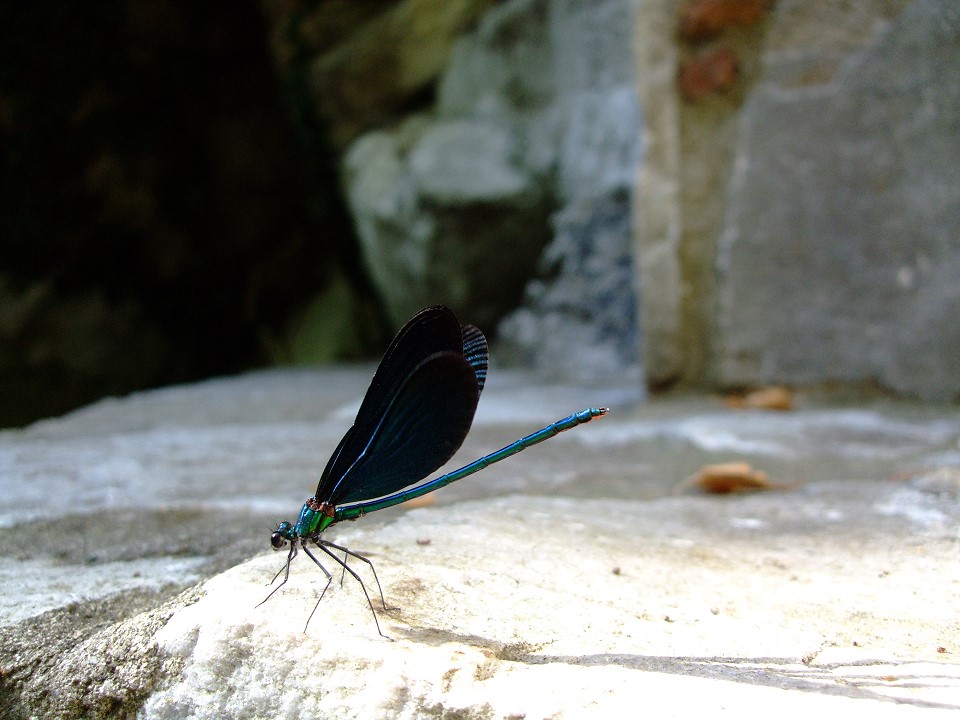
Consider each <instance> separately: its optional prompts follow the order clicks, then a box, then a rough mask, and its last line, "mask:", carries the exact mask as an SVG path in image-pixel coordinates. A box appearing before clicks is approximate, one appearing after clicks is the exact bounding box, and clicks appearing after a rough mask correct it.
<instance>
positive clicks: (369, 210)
mask: <svg viewBox="0 0 960 720" xmlns="http://www.w3.org/2000/svg"><path fill="white" fill-rule="evenodd" d="M634 5H635V3H634V2H633V1H632V0H603V1H602V2H569V1H567V0H512V1H511V2H506V3H503V4H500V5H498V6H496V7H494V8H493V9H491V10H490V12H489V13H487V14H486V15H485V16H484V17H483V18H482V19H481V20H480V22H479V23H478V25H477V28H476V30H475V31H474V32H472V33H470V34H468V35H466V36H465V37H464V38H462V39H461V40H460V41H459V42H458V43H457V45H456V47H455V48H454V50H453V53H452V56H451V62H450V65H449V67H448V69H447V70H446V72H445V73H444V76H443V78H442V79H441V81H440V83H439V87H438V93H437V102H436V107H435V110H434V112H432V113H427V114H424V115H422V116H420V117H418V118H417V119H416V120H414V121H410V122H409V123H407V124H404V125H403V126H401V127H400V128H397V129H396V130H395V131H391V132H378V133H372V134H369V135H367V136H365V137H363V138H361V139H360V140H358V141H357V142H356V143H355V144H354V145H353V146H352V147H351V148H350V150H349V152H348V153H347V156H346V159H345V161H344V173H343V175H344V179H345V186H346V192H347V196H348V198H349V204H350V208H351V211H352V214H353V216H354V218H355V221H356V224H357V229H358V233H359V235H360V238H361V243H362V247H363V254H364V258H365V260H366V263H367V266H368V267H369V268H370V272H371V275H372V277H373V279H374V283H375V285H376V287H377V290H378V292H379V294H380V296H381V297H382V298H383V300H384V304H385V305H386V307H387V308H388V311H389V312H390V314H391V318H392V320H393V322H394V324H396V325H399V324H400V323H402V322H403V320H405V319H406V317H408V316H409V314H410V312H411V311H412V310H415V309H416V308H417V307H418V306H420V305H423V304H428V303H433V302H446V303H448V304H451V305H452V306H454V307H457V308H460V309H461V310H462V311H463V312H464V313H467V312H469V314H470V316H471V317H476V318H477V319H479V320H480V321H482V322H485V321H488V320H489V321H490V322H491V323H492V322H494V321H498V320H499V319H500V318H501V317H503V315H504V314H505V313H507V312H508V311H509V310H512V309H513V308H515V307H516V306H517V305H518V304H519V303H520V300H521V297H522V296H521V291H522V289H523V286H524V284H525V283H526V282H527V280H528V279H529V278H531V277H532V276H534V275H535V274H537V278H536V279H535V281H534V282H533V283H531V284H530V285H529V286H528V287H527V291H526V298H527V301H526V304H525V306H524V307H523V308H522V309H521V310H520V311H519V312H518V313H517V315H516V316H515V317H514V318H511V319H509V320H508V321H506V322H505V323H504V324H503V325H502V326H501V327H500V329H499V333H500V334H501V335H502V336H503V337H504V339H505V342H504V346H503V347H504V348H505V349H506V348H509V349H510V351H511V352H513V353H515V355H516V358H523V359H525V360H527V361H532V362H535V363H536V364H537V366H538V367H539V368H541V369H542V370H543V371H545V372H547V373H549V374H552V375H554V376H558V375H564V374H566V375H567V376H568V377H576V378H585V377H593V378H602V377H606V376H608V375H609V373H610V372H611V371H613V372H618V373H620V374H624V373H625V372H627V371H628V370H629V371H632V373H633V375H634V376H637V377H638V376H639V372H638V371H637V369H636V368H637V358H638V352H639V351H638V346H637V332H636V330H632V331H629V332H627V333H623V332H620V331H619V328H621V327H626V326H630V325H632V326H634V327H636V325H637V322H636V312H635V309H634V303H633V295H634V291H633V282H632V279H630V278H628V279H627V280H626V281H624V280H623V278H624V276H625V275H630V274H631V271H629V269H628V270H627V272H626V273H625V269H624V263H626V264H627V265H629V264H630V263H631V260H630V224H629V221H630V214H631V208H630V201H629V195H630V193H631V188H632V186H633V175H634V173H635V170H636V165H637V163H638V161H639V155H640V149H639V148H640V143H639V137H640V133H639V131H638V129H637V128H638V126H639V107H638V104H637V101H636V93H635V91H634V88H633V84H632V80H631V78H632V71H631V68H632V64H631V61H630V57H631V56H630V33H631V30H630V28H631V18H632V8H633V6H634ZM613 214H616V215H617V217H613V216H612V215H613ZM551 217H552V225H553V228H552V231H551ZM593 233H596V235H594V234H593ZM551 235H552V236H553V242H552V245H551V248H550V249H549V250H548V251H546V254H545V255H544V256H543V257H541V253H542V252H543V251H544V247H545V245H546V243H547V241H548V239H550V238H551ZM571 237H575V240H571ZM611 245H616V246H617V247H616V249H612V248H611V247H610V246H611ZM565 253H573V254H572V255H571V256H570V257H569V258H567V259H564V258H562V256H563V255H564V254H565ZM585 256H589V257H590V261H589V263H585V262H584V261H583V259H582V258H583V257H585ZM538 258H539V259H540V263H539V266H540V271H539V273H537V261H538ZM605 261H609V264H608V265H606V266H604V267H598V265H599V264H600V263H603V262H605ZM587 264H588V265H590V266H591V269H590V270H589V272H588V274H587V276H586V277H589V278H590V279H591V280H595V281H599V282H600V286H599V287H590V286H589V285H588V284H586V283H585V282H584V279H585V276H584V275H583V274H581V273H582V271H583V270H585V269H586V268H585V265H587ZM547 290H549V291H547ZM611 328H618V330H617V331H615V332H611ZM547 346H549V347H550V348H551V350H549V351H548V350H546V348H547ZM588 348H589V351H588ZM571 371H572V374H571Z"/></svg>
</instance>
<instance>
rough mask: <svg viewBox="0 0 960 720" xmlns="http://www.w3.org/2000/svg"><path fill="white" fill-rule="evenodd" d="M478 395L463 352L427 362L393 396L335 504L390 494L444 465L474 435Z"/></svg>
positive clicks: (333, 497) (338, 487)
mask: <svg viewBox="0 0 960 720" xmlns="http://www.w3.org/2000/svg"><path fill="white" fill-rule="evenodd" d="M479 399H480V393H479V389H478V385H477V379H476V373H475V370H474V367H473V366H472V365H471V364H470V363H469V362H468V361H467V360H466V359H465V358H464V356H463V353H462V352H441V353H436V354H435V355H431V356H430V357H428V358H427V359H426V360H424V361H423V362H422V363H420V365H418V366H417V367H416V369H414V371H413V372H412V373H411V374H410V375H409V377H407V379H406V381H404V383H403V384H402V385H401V386H400V387H399V388H398V390H397V392H396V393H395V394H394V395H393V398H392V400H391V403H390V406H389V407H388V408H387V410H386V412H385V413H384V414H383V417H382V419H381V420H380V422H379V423H378V424H377V427H376V428H375V429H374V431H373V433H372V434H371V436H370V438H369V442H368V443H367V445H366V447H365V448H364V449H363V451H362V452H361V453H360V455H359V456H358V457H357V459H356V460H355V461H354V463H353V464H352V465H351V466H350V468H348V469H347V471H346V472H345V473H344V474H343V476H342V477H341V478H340V479H339V482H337V483H336V484H334V486H333V488H332V492H331V493H330V497H329V498H325V499H326V500H327V501H328V502H330V503H332V504H334V505H340V504H341V503H351V502H359V501H361V500H370V499H372V498H377V497H381V496H383V495H389V494H390V493H393V492H396V491H397V490H400V489H402V488H405V487H407V486H408V485H412V484H413V483H416V482H418V481H420V480H422V479H423V478H425V477H426V476H427V475H429V474H430V473H432V472H433V471H434V470H436V469H437V468H439V467H440V466H441V465H443V464H444V463H445V462H447V460H449V459H450V458H451V457H452V456H453V454H454V453H455V452H456V451H457V449H458V448H459V447H460V445H461V444H463V440H464V438H465V437H466V436H467V433H468V432H469V431H470V425H471V423H472V422H473V415H474V413H475V412H476V409H477V401H478V400H479Z"/></svg>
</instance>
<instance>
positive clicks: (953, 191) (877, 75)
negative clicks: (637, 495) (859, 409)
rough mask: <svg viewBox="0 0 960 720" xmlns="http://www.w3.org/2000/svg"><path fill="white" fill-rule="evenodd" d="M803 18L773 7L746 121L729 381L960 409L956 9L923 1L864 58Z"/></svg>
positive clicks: (886, 27) (724, 342) (730, 248)
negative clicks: (872, 388)
mask: <svg viewBox="0 0 960 720" xmlns="http://www.w3.org/2000/svg"><path fill="white" fill-rule="evenodd" d="M802 5H803V4H802V3H778V4H777V6H776V8H775V10H774V15H773V18H772V20H771V27H770V28H769V30H768V37H769V38H770V39H771V40H770V42H771V45H772V47H771V48H769V49H768V53H767V56H766V58H765V61H766V65H765V70H764V76H763V78H762V81H761V82H760V83H759V84H758V85H757V87H756V88H755V89H754V91H753V92H752V94H751V96H750V98H749V100H748V101H747V104H746V105H745V107H744V109H743V114H742V118H741V129H740V139H739V144H738V148H737V155H736V159H735V163H734V174H733V177H732V180H731V184H730V192H729V197H728V205H727V212H726V221H725V229H724V232H723V234H722V236H721V238H720V246H719V260H718V267H719V271H720V311H719V360H718V365H717V373H718V377H719V379H720V380H721V382H723V383H730V384H752V383H763V382H768V381H774V380H775V381H777V382H788V383H800V384H802V383H811V382H822V381H845V382H849V381H853V382H858V381H860V382H863V381H876V382H879V383H880V384H882V385H884V386H886V387H888V388H892V389H894V390H896V391H898V392H902V393H907V394H910V395H915V396H919V397H922V398H926V399H930V400H937V401H941V402H951V401H955V400H956V399H957V397H958V395H960V352H958V348H960V322H958V318H960V283H958V282H957V278H960V204H958V203H957V198H958V197H960V83H958V82H957V80H956V78H957V77H960V40H958V38H960V8H958V7H957V5H956V4H955V3H953V2H950V1H939V0H917V1H916V2H913V3H910V4H908V6H907V7H906V9H904V10H903V11H902V12H900V13H899V14H898V15H896V17H895V18H894V19H893V21H892V22H889V23H886V24H878V23H876V22H874V23H864V24H862V25H863V28H862V30H863V32H864V34H865V36H866V38H867V42H866V43H865V45H864V46H863V47H862V48H859V49H858V48H857V46H856V44H855V42H854V40H855V39H852V38H848V39H847V44H846V46H844V44H843V43H842V42H840V41H839V40H838V35H837V34H836V33H829V32H827V33H825V34H823V35H818V34H817V33H815V32H814V31H815V30H816V28H817V27H820V26H823V27H827V26H836V23H835V22H832V21H831V19H830V18H829V17H825V18H822V17H820V16H815V17H814V16H806V15H804V13H803V9H802V7H801V6H802ZM854 25H856V24H855V23H851V22H850V18H849V17H845V18H844V27H846V28H850V27H851V26H854ZM811 35H817V36H818V37H819V38H820V39H819V40H818V41H816V42H814V41H813V40H812V37H811ZM841 39H842V38H841ZM851 45H852V46H853V49H854V50H855V51H854V52H850V47H851Z"/></svg>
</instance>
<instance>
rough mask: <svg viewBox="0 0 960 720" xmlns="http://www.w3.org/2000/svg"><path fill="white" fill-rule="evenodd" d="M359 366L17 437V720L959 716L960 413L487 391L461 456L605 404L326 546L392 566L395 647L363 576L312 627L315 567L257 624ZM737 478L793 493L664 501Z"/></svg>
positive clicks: (528, 389)
mask: <svg viewBox="0 0 960 720" xmlns="http://www.w3.org/2000/svg"><path fill="white" fill-rule="evenodd" d="M370 372H371V369H370V368H360V369H352V368H344V369H340V370H333V369H332V370H326V371H323V372H317V373H314V372H272V373H261V374H254V375H248V376H244V377H239V378H234V379H224V380H217V381H211V382H207V383H202V384H199V385H194V386H184V387H174V388H169V389H165V390H161V391H155V392H151V393H145V394H141V395H136V396H131V397H128V398H125V399H122V400H109V401H104V402H101V403H98V404H96V405H93V406H90V407H88V408H86V409H84V410H81V411H79V412H77V413H74V414H72V415H70V416H66V417H64V418H60V419H55V420H49V421H45V422H42V423H38V424H35V425H33V426H31V427H30V428H27V429H26V430H23V431H15V432H6V433H3V434H2V435H0V487H2V490H3V496H4V498H5V500H6V502H5V503H4V508H3V511H4V513H3V515H2V517H0V527H2V529H0V550H2V557H3V558H4V563H3V567H2V574H0V582H2V586H3V593H2V597H3V598H4V602H3V604H2V605H0V669H2V672H0V714H3V716H4V717H13V718H16V717H28V716H30V717H40V718H53V717H56V718H62V717H127V716H130V715H133V714H134V713H139V716H140V717H144V718H184V717H198V718H228V717H229V718H264V717H271V718H272V717H290V718H301V717H302V718H308V717H311V718H313V717H317V716H320V715H326V716H336V717H381V716H391V717H397V716H399V717H418V716H423V715H430V714H435V715H438V716H440V715H450V714H454V713H455V714H457V715H458V716H463V717H517V716H519V715H525V716H526V717H546V716H552V717H585V716H586V717H599V716H610V715H611V714H617V713H618V712H622V711H623V709H624V708H635V707H637V706H641V705H642V706H643V707H645V708H648V709H649V710H650V711H651V712H652V713H653V714H656V715H657V716H664V717H687V716H690V715H691V714H693V713H706V714H711V715H712V714H716V713H717V712H719V711H720V710H721V709H725V710H728V711H733V712H738V713H740V714H744V715H746V716H748V717H760V716H769V715H770V714H772V713H775V712H778V711H779V710H782V708H783V706H784V704H786V703H789V707H790V708H791V712H795V713H797V714H798V715H800V714H804V715H808V714H810V713H814V712H822V713H832V714H837V713H844V712H859V713H870V714H871V716H872V717H880V718H885V717H894V718H900V717H914V716H919V715H920V714H921V713H923V716H924V717H929V716H933V717H937V716H943V717H948V716H952V715H953V714H955V713H956V711H957V710H958V709H960V662H958V660H957V658H958V653H960V628H958V625H957V622H956V610H955V606H956V603H955V602H954V600H955V598H957V597H958V594H960V563H958V562H957V560H958V557H957V547H958V545H957V543H958V541H960V535H958V523H960V416H957V414H956V413H946V412H942V411H934V410H931V409H928V408H923V407H917V406H912V405H908V404H902V403H901V404H895V403H889V402H881V403H874V404H871V405H861V406H859V407H853V408H850V407H848V408H836V407H832V406H831V405H830V404H829V403H826V402H824V399H823V398H817V397H811V396H803V395H801V396H800V397H799V398H798V400H797V403H796V405H797V407H798V409H797V410H795V411H794V412H789V413H769V412H760V411H734V410H728V409H724V408H723V407H722V406H721V405H720V403H719V402H717V401H716V400H713V399H709V398H700V399H698V398H686V399H683V398H678V399H674V400H667V401H657V402H653V403H649V404H647V405H643V406H640V405H637V404H636V401H637V399H638V396H637V393H636V392H635V391H628V390H623V389H617V388H616V387H594V388H584V387H579V388H578V387H566V386H558V385H550V386H544V385H538V384H536V383H532V382H531V381H530V378H529V377H527V376H524V375H521V374H512V373H503V372H500V373H497V372H495V373H493V375H492V376H491V379H490V383H489V384H488V387H487V389H486V390H485V392H484V397H483V400H482V401H481V407H480V410H479V412H478V416H477V419H476V422H475V425H474V431H473V432H472V433H471V436H470V437H469V438H468V440H467V442H466V444H465V447H464V448H463V449H462V450H461V452H460V453H459V454H458V455H457V458H455V460H454V464H456V463H457V461H458V460H463V461H467V460H471V459H473V458H475V457H478V456H480V455H482V454H484V453H486V452H489V451H491V450H493V449H495V448H496V447H499V446H501V445H503V444H506V443H507V442H509V441H511V440H513V439H515V438H516V437H518V436H519V435H521V434H524V433H525V432H528V431H530V430H533V429H535V428H537V427H539V426H541V425H543V424H545V423H547V422H549V421H551V420H554V419H556V418H559V417H561V416H563V415H565V414H567V413H569V412H570V411H573V410H575V409H579V408H580V407H583V406H586V405H597V404H608V405H610V406H611V407H612V408H613V410H612V412H611V414H610V415H609V416H608V417H606V418H603V419H602V420H598V421H594V422H593V423H590V424H589V425H587V426H585V427H582V428H578V429H576V430H573V431H571V432H568V433H565V434H563V435H561V436H559V437H557V438H555V439H553V440H551V441H549V443H547V444H546V445H541V446H539V447H538V448H534V449H530V450H528V451H527V452H524V453H523V454H521V455H520V456H518V457H515V458H512V459H510V460H507V461H505V462H504V463H501V464H498V465H495V466H493V467H491V468H488V469H487V470H485V471H484V472H483V473H482V474H480V475H477V476H473V477H470V478H467V479H464V480H463V481H461V482H458V483H454V484H453V485H451V486H450V487H448V488H446V489H444V490H443V491H442V492H441V493H439V494H438V497H437V498H436V500H435V504H434V505H430V506H427V507H420V508H418V509H413V510H409V509H404V508H394V509H391V510H387V511H383V512H381V513H376V514H373V515H370V516H368V517H365V518H363V519H361V520H360V521H359V522H357V523H344V524H342V525H338V526H336V527H335V528H333V530H332V531H330V532H329V533H328V535H329V538H330V539H332V540H334V541H336V542H340V543H343V544H346V545H347V546H349V547H351V548H353V549H354V550H356V551H360V552H362V553H363V554H365V555H367V556H369V557H370V558H371V560H372V561H373V562H374V563H375V564H376V569H377V573H378V576H379V579H380V582H381V583H382V587H383V591H384V594H385V596H386V601H387V604H388V605H389V606H390V609H389V610H383V609H382V608H381V609H380V611H379V612H378V618H379V621H380V623H381V626H382V628H383V630H384V632H385V633H386V634H387V635H389V636H390V637H391V638H392V640H393V641H392V642H390V641H387V640H384V639H383V638H381V637H380V636H379V635H378V634H377V631H376V625H375V624H374V620H373V617H372V616H371V613H370V609H369V608H368V607H367V605H366V601H365V599H364V597H363V594H362V592H361V591H360V588H359V586H358V585H357V583H355V582H353V581H352V579H351V578H350V577H349V576H348V577H347V578H346V582H345V583H344V584H343V585H342V586H341V585H340V584H339V583H338V582H336V580H335V582H334V583H333V584H332V585H331V587H330V589H329V591H328V592H327V595H326V597H324V599H323V602H322V603H321V604H320V605H319V607H318V609H317V611H316V614H315V615H314V616H313V618H312V620H311V622H310V625H309V628H308V631H307V632H306V633H304V632H303V630H304V624H305V623H306V621H307V618H308V616H309V615H310V612H311V610H312V609H313V607H314V605H315V604H316V599H317V597H318V596H319V594H320V592H321V590H322V589H323V584H324V581H323V575H322V573H321V572H320V571H319V570H318V569H317V568H315V567H313V566H312V565H311V564H310V563H309V561H308V559H306V558H304V557H300V558H297V561H296V562H295V563H294V566H293V571H292V573H291V578H290V581H289V582H288V584H287V585H286V586H285V587H284V588H283V590H281V591H280V592H278V593H277V594H276V595H274V596H273V597H272V598H271V599H270V601H269V602H267V603H265V604H263V605H259V606H258V603H259V602H260V601H261V600H262V599H263V598H264V597H265V595H266V593H267V592H268V589H267V587H266V585H267V583H268V582H269V580H270V579H271V578H272V577H273V575H274V573H275V572H276V571H277V570H278V569H279V568H280V566H281V564H282V554H280V555H278V554H273V553H263V554H262V555H260V556H258V557H255V558H254V559H253V560H247V559H246V558H249V557H251V556H252V555H254V554H256V553H258V552H259V549H262V548H265V547H266V546H267V543H268V535H269V529H270V528H271V527H272V526H273V524H274V523H275V522H276V521H277V520H278V519H281V518H286V519H293V515H294V514H295V513H296V512H297V511H298V509H299V506H300V503H301V502H302V501H303V499H304V498H305V497H306V495H307V494H308V493H309V492H310V491H311V490H312V488H313V483H314V482H315V480H316V476H317V473H318V471H319V469H320V468H321V467H322V466H323V463H324V462H325V461H326V456H327V454H328V453H329V452H330V451H331V449H332V448H333V447H334V446H335V445H336V442H337V440H338V439H339V437H340V435H341V434H342V432H343V431H344V429H345V428H346V427H347V426H348V425H349V423H350V421H351V419H352V416H353V413H354V412H355V409H356V407H357V406H358V404H359V400H360V397H361V396H362V393H363V391H364V390H365V387H366V383H367V382H368V380H369V377H370ZM730 460H741V461H748V462H750V463H751V464H752V465H754V466H756V467H758V468H761V469H763V470H764V471H765V472H767V473H768V474H769V475H770V477H771V478H772V479H774V480H777V481H779V482H781V483H786V484H790V483H794V482H796V484H795V485H794V486H793V487H792V489H790V490H787V491H779V492H768V493H764V494H753V495H739V496H724V497H718V496H708V495H696V494H681V495H675V494H673V491H674V490H675V489H676V488H677V486H678V484H679V483H680V482H681V481H682V480H683V479H684V478H686V477H688V476H690V475H691V474H693V473H694V472H695V471H696V470H697V469H698V468H699V467H700V466H702V465H703V464H705V463H711V462H720V461H730ZM797 481H799V482H797ZM35 538H37V539H39V538H43V540H42V542H36V541H35ZM331 565H332V563H331ZM351 567H353V568H355V569H357V570H358V572H360V573H361V575H362V577H363V578H364V580H365V583H366V585H367V588H368V590H370V591H371V593H372V594H373V595H374V596H376V583H375V582H374V580H373V578H372V576H370V575H369V573H368V570H367V568H366V567H364V566H363V564H362V563H356V564H351ZM331 569H335V568H334V567H331ZM335 578H336V576H335ZM198 580H200V582H199V583H198ZM890 700H893V701H894V702H890Z"/></svg>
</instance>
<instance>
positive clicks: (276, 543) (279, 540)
mask: <svg viewBox="0 0 960 720" xmlns="http://www.w3.org/2000/svg"><path fill="white" fill-rule="evenodd" d="M270 544H271V545H273V549H274V550H279V549H280V548H282V547H283V546H284V545H286V544H287V539H286V538H285V537H284V536H283V535H281V534H280V533H279V532H274V533H273V534H272V535H271V536H270Z"/></svg>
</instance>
